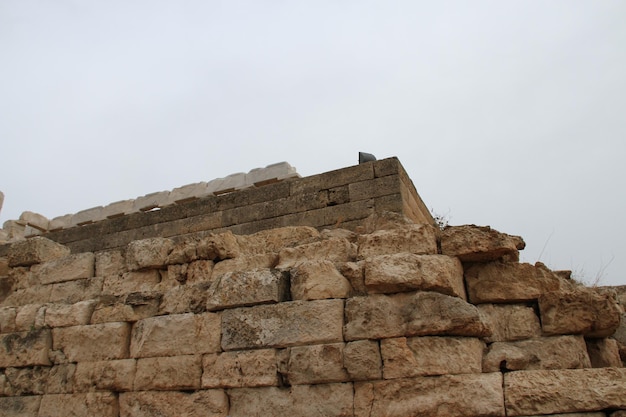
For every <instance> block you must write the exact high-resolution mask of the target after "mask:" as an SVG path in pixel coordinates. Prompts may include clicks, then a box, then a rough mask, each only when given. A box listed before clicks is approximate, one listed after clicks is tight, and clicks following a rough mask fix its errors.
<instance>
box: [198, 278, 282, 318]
mask: <svg viewBox="0 0 626 417" xmlns="http://www.w3.org/2000/svg"><path fill="white" fill-rule="evenodd" d="M288 279H289V277H288V275H287V274H284V273H282V272H281V271H279V270H277V269H269V268H266V269H255V270H251V271H242V272H227V273H225V274H223V275H218V276H214V279H213V281H212V283H211V287H210V288H209V289H208V293H209V294H208V298H207V303H206V308H207V310H209V311H214V310H223V309H225V308H233V307H243V306H251V305H255V304H267V303H278V302H281V301H284V300H287V299H288V296H287V291H288V288H289V287H288V285H289V284H288Z"/></svg>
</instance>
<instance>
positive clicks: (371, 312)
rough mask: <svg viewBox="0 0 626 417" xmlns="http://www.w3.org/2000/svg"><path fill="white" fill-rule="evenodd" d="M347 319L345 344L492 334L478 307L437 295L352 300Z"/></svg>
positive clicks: (348, 307)
mask: <svg viewBox="0 0 626 417" xmlns="http://www.w3.org/2000/svg"><path fill="white" fill-rule="evenodd" d="M345 317H346V324H345V329H344V337H345V339H346V340H358V339H384V338H389V337H401V336H427V335H450V336H470V337H484V336H487V335H489V334H490V333H489V329H488V328H487V326H486V325H485V323H484V322H483V320H482V317H481V315H480V314H479V311H478V309H477V308H476V307H475V306H473V305H471V304H469V303H467V302H465V301H463V300H462V299H460V298H457V297H450V296H448V295H443V294H439V293H435V292H417V293H400V294H394V295H371V296H369V297H354V298H350V299H348V300H347V301H346V314H345Z"/></svg>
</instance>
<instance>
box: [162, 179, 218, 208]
mask: <svg viewBox="0 0 626 417" xmlns="http://www.w3.org/2000/svg"><path fill="white" fill-rule="evenodd" d="M207 195H209V189H208V188H207V182H204V181H203V182H197V183H194V184H187V185H183V186H182V187H177V188H174V189H173V190H172V191H170V195H169V199H170V201H172V202H173V203H178V204H180V203H185V202H187V201H191V200H195V199H196V198H199V197H205V196H207Z"/></svg>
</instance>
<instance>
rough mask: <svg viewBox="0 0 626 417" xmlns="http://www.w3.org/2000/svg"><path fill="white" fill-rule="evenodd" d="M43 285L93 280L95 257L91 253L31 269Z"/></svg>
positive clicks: (49, 262) (75, 255) (76, 255)
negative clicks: (85, 279)
mask: <svg viewBox="0 0 626 417" xmlns="http://www.w3.org/2000/svg"><path fill="white" fill-rule="evenodd" d="M31 270H32V271H33V273H34V274H35V275H36V276H37V279H38V280H39V282H41V283H42V284H54V283H57V282H65V281H73V280H76V279H83V278H91V277H93V276H94V271H95V257H94V254H93V253H91V252H87V253H78V254H74V255H68V256H66V257H63V258H59V259H55V260H52V261H47V262H44V263H42V264H39V265H35V266H33V267H32V268H31Z"/></svg>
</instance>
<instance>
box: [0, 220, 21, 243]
mask: <svg viewBox="0 0 626 417" xmlns="http://www.w3.org/2000/svg"><path fill="white" fill-rule="evenodd" d="M25 228H26V226H25V225H23V224H21V223H19V222H18V221H17V220H7V221H6V222H4V224H3V225H2V229H4V231H5V232H7V235H8V237H9V239H22V238H24V229H25Z"/></svg>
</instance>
